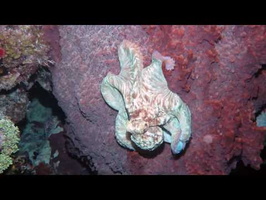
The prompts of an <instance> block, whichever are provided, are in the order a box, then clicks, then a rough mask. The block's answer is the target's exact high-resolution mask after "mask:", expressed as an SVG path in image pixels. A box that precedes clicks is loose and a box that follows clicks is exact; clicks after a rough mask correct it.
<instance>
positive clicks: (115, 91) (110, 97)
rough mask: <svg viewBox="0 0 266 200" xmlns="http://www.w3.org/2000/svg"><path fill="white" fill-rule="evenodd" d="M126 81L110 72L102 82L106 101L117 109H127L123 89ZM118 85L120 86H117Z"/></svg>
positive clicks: (102, 90)
mask: <svg viewBox="0 0 266 200" xmlns="http://www.w3.org/2000/svg"><path fill="white" fill-rule="evenodd" d="M124 85H125V83H124V82H123V81H122V80H121V79H120V78H118V77H117V76H115V75H111V74H110V73H109V74H108V75H107V76H106V77H105V78H104V79H103V81H102V83H101V93H102V96H103V98H104V100H105V102H106V103H107V104H108V105H109V106H111V107H112V108H113V109H115V110H118V111H119V110H125V103H124V99H123V95H122V93H121V91H122V90H123V88H124ZM117 86H118V87H117Z"/></svg>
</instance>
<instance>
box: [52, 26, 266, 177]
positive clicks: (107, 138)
mask: <svg viewBox="0 0 266 200" xmlns="http://www.w3.org/2000/svg"><path fill="white" fill-rule="evenodd" d="M59 33H60V37H61V39H60V45H61V54H62V56H61V61H60V62H58V63H57V64H56V67H55V68H53V69H52V75H53V86H54V91H53V93H54V95H55V96H56V98H57V99H58V101H59V105H60V106H61V107H62V109H63V110H64V112H65V114H66V116H67V121H68V127H67V129H68V133H67V137H68V149H69V151H70V152H71V154H73V155H74V156H76V157H78V158H79V159H80V160H81V161H82V162H83V163H84V164H86V165H87V166H88V168H90V170H91V172H92V173H98V174H228V173H230V171H231V169H233V168H235V166H236V163H237V161H239V160H242V161H243V162H244V164H245V165H250V166H251V167H253V168H255V169H259V167H260V164H261V163H262V159H261V158H260V151H261V150H262V149H263V142H264V139H265V136H266V135H265V127H257V125H256V113H258V112H260V110H261V109H262V108H263V107H265V105H266V88H265V84H266V73H265V71H266V70H264V69H265V65H264V64H266V40H265V37H266V26H60V27H59ZM124 39H127V40H130V41H132V42H134V43H136V44H138V45H140V47H141V51H142V52H143V54H144V60H145V61H144V65H145V66H147V65H148V64H149V63H150V62H151V60H150V59H151V54H152V51H153V50H157V51H159V52H160V53H161V54H162V55H164V56H170V57H172V58H173V59H174V60H175V64H176V65H175V67H174V69H173V70H171V71H168V70H165V66H163V71H164V74H165V76H166V79H167V81H168V85H169V88H170V89H171V90H172V91H173V92H175V93H177V94H178V95H179V96H180V97H181V98H182V99H183V100H184V101H185V102H186V103H187V104H188V106H189V107H190V110H191V113H192V139H191V141H190V143H189V144H188V147H187V148H186V150H185V151H184V152H183V153H182V154H181V155H179V156H173V155H172V154H171V150H170V146H169V145H168V144H164V145H163V146H162V147H161V148H160V149H159V150H158V151H157V152H154V154H152V155H142V154H140V153H138V152H132V151H128V150H126V149H124V148H122V147H120V146H119V145H118V144H117V142H116V140H115V138H114V131H115V130H114V125H115V117H116V115H117V113H116V111H115V110H112V109H111V108H110V107H108V105H107V104H106V103H105V102H104V100H103V98H102V96H101V93H100V90H99V89H100V82H101V81H102V79H103V77H105V76H106V74H107V73H108V72H109V71H110V72H112V73H115V74H118V72H119V70H120V69H119V62H118V56H117V47H118V45H119V44H120V43H121V42H122V41H123V40H124Z"/></svg>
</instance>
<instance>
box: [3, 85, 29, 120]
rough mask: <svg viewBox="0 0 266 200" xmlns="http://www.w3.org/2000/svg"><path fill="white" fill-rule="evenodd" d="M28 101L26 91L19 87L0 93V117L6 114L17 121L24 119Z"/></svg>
mask: <svg viewBox="0 0 266 200" xmlns="http://www.w3.org/2000/svg"><path fill="white" fill-rule="evenodd" d="M28 103H29V99H28V96H27V92H26V91H25V90H23V89H21V88H19V87H17V88H14V89H13V90H9V91H8V92H4V93H0V118H3V117H5V116H7V117H9V118H10V119H11V120H12V121H13V122H14V123H18V122H19V121H21V120H22V119H24V117H25V114H26V109H27V105H28Z"/></svg>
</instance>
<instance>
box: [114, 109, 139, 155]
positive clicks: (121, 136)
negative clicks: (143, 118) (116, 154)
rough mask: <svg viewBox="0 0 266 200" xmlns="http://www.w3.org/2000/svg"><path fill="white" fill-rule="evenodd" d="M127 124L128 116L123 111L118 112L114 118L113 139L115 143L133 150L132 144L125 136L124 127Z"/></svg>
mask: <svg viewBox="0 0 266 200" xmlns="http://www.w3.org/2000/svg"><path fill="white" fill-rule="evenodd" d="M127 123H128V115H127V113H126V111H125V110H121V111H119V112H118V115H117V117H116V121H115V137H116V140H117V142H118V143H119V144H120V145H121V146H123V147H125V148H128V149H130V150H135V148H134V147H133V146H132V142H131V140H130V138H129V136H128V135H127V131H126V126H127Z"/></svg>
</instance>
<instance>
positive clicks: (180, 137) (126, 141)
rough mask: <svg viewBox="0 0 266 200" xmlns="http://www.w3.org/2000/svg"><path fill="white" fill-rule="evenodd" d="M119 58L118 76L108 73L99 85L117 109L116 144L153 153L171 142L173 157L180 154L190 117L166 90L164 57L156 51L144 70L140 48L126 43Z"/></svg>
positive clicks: (187, 109)
mask: <svg viewBox="0 0 266 200" xmlns="http://www.w3.org/2000/svg"><path fill="white" fill-rule="evenodd" d="M118 56H119V61H120V66H121V71H120V74H119V75H114V74H112V73H108V74H107V76H106V77H105V78H104V79H103V81H102V84H101V93H102V95H103V97H104V99H105V101H106V102H107V104H108V105H110V106H111V107H112V108H114V109H115V110H118V115H117V118H116V126H115V127H116V130H115V135H116V139H117V141H118V143H119V144H120V145H121V146H123V147H126V148H128V149H131V150H136V148H135V147H134V143H135V145H137V146H138V147H139V148H141V149H143V150H150V151H152V150H154V149H156V148H157V147H158V146H160V145H161V144H162V142H163V141H165V142H168V143H171V149H172V152H173V153H174V154H178V153H180V152H181V151H182V150H183V149H184V147H185V145H186V143H187V141H188V140H189V138H190V136H191V114H190V110H189V108H188V106H187V105H186V104H185V103H184V102H183V101H182V100H181V98H180V97H179V96H178V95H177V94H175V93H173V92H172V91H170V90H169V89H168V85H167V82H166V80H165V77H164V75H163V71H162V62H163V61H164V58H165V57H163V56H162V55H160V54H159V53H158V52H157V51H155V52H154V53H153V54H152V63H151V64H150V65H149V66H148V67H145V68H143V58H142V54H141V52H140V50H139V47H138V46H137V45H135V44H133V43H131V42H129V41H127V40H124V41H123V42H122V44H121V45H120V46H119V48H118ZM161 126H163V128H164V129H162V128H161ZM128 134H131V137H130V138H129V137H128ZM132 141H133V142H134V143H132Z"/></svg>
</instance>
